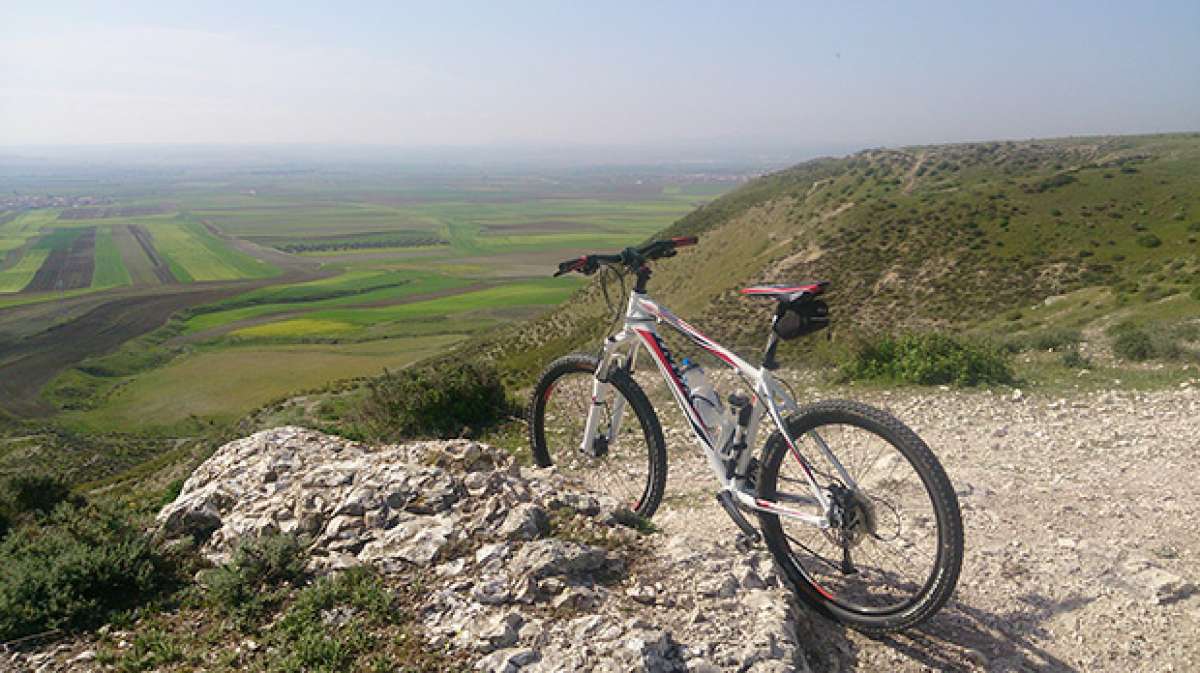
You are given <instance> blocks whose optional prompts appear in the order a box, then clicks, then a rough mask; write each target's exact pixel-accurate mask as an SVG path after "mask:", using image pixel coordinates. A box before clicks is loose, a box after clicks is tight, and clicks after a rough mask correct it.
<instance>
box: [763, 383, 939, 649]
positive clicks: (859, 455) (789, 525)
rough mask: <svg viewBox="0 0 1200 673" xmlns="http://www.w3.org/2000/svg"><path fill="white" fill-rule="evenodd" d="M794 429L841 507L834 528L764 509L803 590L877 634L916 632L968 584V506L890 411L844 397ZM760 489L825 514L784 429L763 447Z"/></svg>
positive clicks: (793, 422)
mask: <svg viewBox="0 0 1200 673" xmlns="http://www.w3.org/2000/svg"><path fill="white" fill-rule="evenodd" d="M788 432H789V434H790V436H791V437H792V438H793V441H794V442H795V444H796V446H797V448H799V449H800V451H801V452H802V453H803V456H804V458H805V459H807V460H808V461H809V465H810V467H811V468H812V471H813V476H814V478H815V479H816V481H817V483H818V486H819V487H821V488H822V490H823V491H824V492H825V493H826V494H827V495H828V497H829V498H830V499H831V501H833V502H834V503H836V510H837V511H838V512H840V514H838V515H837V517H838V519H839V521H837V522H836V525H834V526H831V527H830V528H827V529H820V528H817V527H815V526H812V525H810V524H806V523H803V522H801V521H797V520H795V519H790V518H787V517H781V516H777V515H774V514H767V513H762V512H760V513H759V521H760V523H761V525H762V530H763V536H764V538H765V539H766V543H767V546H768V548H769V549H770V551H771V553H772V555H773V556H774V557H775V560H776V563H777V564H778V565H779V567H780V569H781V571H782V574H783V575H784V577H785V578H786V579H787V581H788V582H789V584H791V586H792V589H793V590H794V591H795V592H796V593H797V594H798V595H799V596H800V597H801V598H802V599H804V600H805V601H806V602H807V603H809V604H810V605H812V606H813V607H815V608H817V609H818V610H819V611H820V612H822V613H824V614H825V615H826V616H829V617H832V618H833V619H835V620H837V621H840V622H843V623H846V624H848V625H850V626H852V627H854V628H856V629H859V630H862V631H867V632H874V633H888V632H894V631H898V630H901V629H905V628H909V627H911V626H914V625H916V624H918V623H920V622H922V621H924V620H925V619H928V618H929V617H930V616H931V615H933V614H934V613H935V612H937V611H938V610H939V609H940V608H941V607H942V606H943V605H945V603H946V601H947V600H949V598H950V595H951V594H952V593H953V591H954V587H955V585H956V583H957V581H958V574H959V570H960V568H961V565H962V555H963V533H962V519H961V515H960V513H959V508H958V499H957V498H956V497H955V495H954V490H953V488H951V486H950V481H949V479H948V478H947V477H946V473H945V471H944V470H943V469H942V466H941V465H940V464H939V463H938V461H937V458H935V457H934V455H933V453H932V452H931V451H930V450H929V447H927V446H926V445H925V443H924V442H923V441H921V439H920V437H918V436H917V435H916V434H915V433H914V432H913V431H912V430H910V429H909V428H908V427H907V426H905V425H904V424H903V423H901V422H900V421H899V420H897V419H896V418H895V417H894V416H892V415H891V414H888V413H887V412H885V411H882V410H879V409H875V408H873V407H869V406H867V405H865V404H860V403H857V402H849V401H843V400H833V401H828V402H820V403H817V404H814V405H811V406H808V407H805V408H804V409H801V410H800V412H799V413H798V414H797V415H796V416H794V417H792V418H791V419H789V421H788ZM818 442H824V444H825V445H826V446H828V447H829V449H830V451H831V452H832V453H833V454H834V456H835V457H836V458H837V460H838V462H839V463H841V465H842V467H843V468H844V469H845V471H846V472H847V473H848V474H849V477H850V479H851V480H852V483H856V484H857V488H852V487H851V486H850V484H848V483H846V480H845V479H844V478H843V476H842V475H841V473H840V472H839V470H838V469H837V468H836V466H835V465H833V464H832V463H831V462H830V461H828V460H827V459H826V458H825V456H824V454H823V452H822V451H821V450H820V448H819V447H818ZM757 489H758V497H759V498H762V499H763V500H767V501H770V502H777V503H779V505H781V506H785V507H791V508H793V509H797V510H800V511H803V512H805V513H811V514H820V508H819V506H818V505H817V504H816V503H815V501H814V499H813V497H812V494H811V489H810V487H809V484H808V480H807V479H806V477H805V474H804V468H803V467H802V466H801V464H800V461H799V459H798V458H797V457H796V456H794V455H793V454H792V451H791V450H790V449H789V447H788V446H787V443H786V442H785V441H784V440H783V437H782V436H781V435H780V434H779V433H778V432H776V433H775V434H774V435H772V436H771V438H770V439H769V440H768V441H767V444H766V446H765V447H764V448H763V455H762V460H761V468H760V471H759V476H758V480H757Z"/></svg>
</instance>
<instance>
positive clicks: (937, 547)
mask: <svg viewBox="0 0 1200 673" xmlns="http://www.w3.org/2000/svg"><path fill="white" fill-rule="evenodd" d="M696 242H697V239H696V237H680V238H673V239H670V240H658V241H654V242H651V243H649V244H646V245H643V246H641V247H638V248H633V247H630V248H626V249H625V250H623V251H621V252H620V253H618V254H610V255H603V254H592V255H584V256H582V257H579V258H577V259H572V260H568V261H566V262H563V263H561V264H559V265H558V271H557V273H555V274H554V275H555V276H561V275H563V274H566V273H571V272H579V273H582V274H586V275H590V274H594V273H596V272H597V271H598V270H602V269H608V270H610V271H613V272H616V273H620V274H632V275H633V276H634V278H635V279H636V282H635V284H634V287H633V288H632V291H631V292H630V293H629V296H628V303H627V304H626V306H625V309H624V324H623V325H622V327H621V328H620V329H619V330H617V331H616V332H615V333H614V334H612V335H610V336H608V337H607V338H605V339H604V343H603V347H602V348H601V349H600V351H599V355H598V356H593V355H568V356H565V357H562V358H559V359H557V360H555V361H554V362H552V363H551V364H550V365H549V366H548V367H547V368H546V370H545V372H544V373H543V374H542V376H541V379H540V380H539V381H538V383H537V386H536V387H535V388H534V391H533V396H532V400H531V402H530V404H529V438H530V444H531V448H532V451H533V457H534V460H535V461H536V462H537V464H538V465H540V466H542V467H549V466H551V465H556V466H557V468H558V469H559V470H560V471H562V472H565V473H567V474H569V475H573V476H576V477H578V478H579V479H580V480H581V481H583V482H584V483H585V484H586V485H587V486H588V487H589V488H591V489H592V490H595V491H598V492H600V493H602V494H606V495H608V496H611V497H613V498H616V499H617V501H618V502H621V503H624V505H625V506H627V507H628V508H629V509H631V510H633V511H634V512H636V513H637V514H639V515H641V516H643V517H647V518H649V517H651V516H653V515H654V513H655V510H656V509H657V508H658V506H659V503H660V502H661V501H662V497H663V490H664V488H665V485H666V475H667V452H666V447H665V442H664V440H663V431H662V426H661V425H660V423H659V420H658V415H657V414H656V412H655V410H654V408H653V406H652V404H651V402H650V400H649V399H648V398H647V396H646V393H645V392H644V391H643V389H642V388H641V386H640V385H639V384H638V382H637V381H636V380H635V379H634V376H633V374H634V372H635V369H636V367H637V360H638V356H639V354H640V353H641V352H642V351H645V352H646V354H647V355H648V356H649V358H650V360H651V361H652V362H653V363H654V364H655V365H656V366H657V370H658V373H659V374H660V375H661V377H662V378H663V380H664V381H665V383H666V387H667V389H668V390H669V391H670V393H671V397H673V398H674V400H675V402H676V404H677V405H678V406H679V409H680V411H681V412H682V413H683V416H684V418H685V419H686V420H687V424H688V426H689V427H690V430H691V435H692V437H693V438H694V440H695V442H696V444H697V445H698V446H699V448H700V449H701V451H702V452H703V453H704V455H705V457H706V458H707V463H708V466H709V467H710V468H711V469H712V472H713V474H714V476H715V477H716V479H717V482H718V484H719V489H718V492H717V500H718V501H719V502H720V504H721V507H722V508H723V509H724V510H725V512H726V513H728V515H729V516H730V518H731V519H732V520H733V522H734V524H736V526H737V528H738V529H739V530H740V531H741V533H740V535H739V538H740V542H742V543H744V544H750V545H753V544H757V543H758V542H760V541H765V543H766V546H767V548H768V550H769V551H770V553H771V554H772V556H773V557H774V559H775V562H776V564H777V566H778V568H779V569H780V571H781V572H780V573H779V574H780V576H781V577H782V578H783V580H784V581H785V582H786V583H787V584H788V586H789V587H790V588H791V589H792V591H794V592H795V593H796V595H798V596H799V597H800V598H801V599H802V600H803V601H805V602H806V603H807V604H809V605H810V606H812V607H813V608H815V609H816V610H817V611H818V612H820V613H821V614H823V615H825V616H827V617H830V618H832V619H834V620H837V621H839V622H842V623H845V624H847V625H849V626H851V627H853V628H856V629H858V630H862V631H866V632H871V633H888V632H894V631H899V630H902V629H905V628H909V627H912V626H914V625H916V624H918V623H920V622H922V621H924V620H926V619H928V618H929V617H930V616H931V615H933V614H934V613H935V612H937V611H938V610H939V609H940V608H941V607H942V606H943V605H945V603H946V601H947V600H949V598H950V595H951V593H953V591H954V587H955V584H956V583H957V581H958V575H959V570H960V568H961V565H962V555H963V532H962V520H961V515H960V512H959V507H958V500H957V498H956V496H955V492H954V489H953V488H952V487H951V485H950V481H949V479H948V478H947V476H946V473H945V471H944V470H943V469H942V466H941V464H940V463H939V462H938V460H937V458H936V457H935V456H934V455H933V453H932V452H931V451H930V450H929V447H928V446H926V445H925V442H923V441H922V440H921V438H920V437H918V436H917V435H916V433H914V432H913V431H912V430H910V429H909V428H908V427H907V426H905V425H904V424H903V423H902V422H900V421H899V420H898V419H896V418H895V417H893V416H892V415H891V414H889V413H887V412H885V411H883V410H881V409H876V408H873V407H870V406H868V405H866V404H861V403H859V402H853V401H846V400H830V401H821V402H816V403H813V404H808V405H806V406H800V405H799V404H797V402H796V400H795V399H794V396H793V395H792V394H791V393H790V392H789V389H788V387H787V386H786V385H785V384H784V383H783V382H782V381H781V380H779V379H777V378H776V377H775V375H774V373H773V372H775V371H776V370H777V369H778V366H779V365H778V362H777V360H776V350H777V348H778V346H779V344H780V343H781V341H784V340H790V339H795V338H798V337H801V336H804V335H807V334H812V333H814V332H816V331H818V330H820V329H822V328H824V327H826V326H827V325H828V324H829V311H828V306H827V304H826V303H825V302H824V301H822V300H821V299H819V298H818V297H819V296H820V295H822V293H824V291H825V289H826V287H827V286H828V284H827V283H826V282H823V281H814V282H803V283H795V284H791V285H762V286H756V287H748V288H745V289H743V290H742V291H741V292H742V294H743V295H746V296H747V297H751V298H759V299H770V300H774V301H775V302H776V305H775V312H774V318H773V319H772V321H771V330H770V333H769V335H768V337H767V343H766V348H765V350H764V352H763V354H762V358H761V361H760V364H759V365H758V366H754V365H752V364H750V363H749V362H748V361H746V360H745V359H743V358H742V357H740V356H738V355H737V354H736V353H734V352H733V351H731V350H729V349H727V348H725V347H724V346H722V345H720V344H718V343H717V342H716V341H714V340H712V339H710V338H709V337H707V336H705V335H704V334H703V333H701V332H700V330H698V329H696V328H695V327H693V326H691V325H689V324H688V323H687V322H685V321H684V320H682V319H680V318H679V317H677V316H675V315H674V314H673V313H671V311H670V310H668V309H667V308H666V307H665V306H663V305H661V304H659V303H657V302H655V301H654V300H653V299H651V298H650V297H649V296H648V295H647V293H646V285H647V283H648V282H649V280H650V276H651V270H650V266H649V263H650V262H652V261H654V260H659V259H663V258H667V257H673V256H675V255H676V251H677V249H679V248H682V247H685V246H690V245H694V244H695V243H696ZM622 277H624V276H622ZM664 324H665V325H667V326H669V327H671V328H672V329H674V330H675V331H677V332H678V333H680V334H682V335H683V336H684V337H686V339H687V341H688V342H690V343H691V344H694V345H695V346H697V347H699V348H700V349H701V350H702V351H703V352H706V353H708V354H711V355H712V356H714V357H715V358H716V359H717V360H718V361H720V363H722V365H723V366H724V367H728V368H729V369H730V370H732V371H733V373H734V376H735V377H736V378H735V380H740V381H741V382H742V384H743V386H744V388H745V389H746V390H747V391H748V394H731V395H729V396H728V397H727V398H726V399H724V400H722V399H721V397H720V396H719V395H718V393H717V392H716V390H715V388H714V387H713V385H712V384H711V383H710V382H709V380H708V377H707V375H706V374H705V372H704V370H703V368H701V367H700V366H699V365H697V364H694V363H692V362H691V361H690V360H686V359H685V360H683V361H681V362H676V361H675V358H674V356H673V355H672V353H671V351H670V349H668V348H667V345H666V343H665V342H664V341H663V339H662V338H661V337H660V336H659V333H658V330H657V326H658V325H664ZM764 419H766V420H769V422H770V424H771V425H772V426H773V427H774V431H773V432H772V433H771V435H770V436H769V437H768V438H767V439H766V441H765V442H763V444H762V447H761V449H760V450H757V451H756V450H755V446H756V437H757V436H758V433H759V430H760V426H762V424H763V421H764ZM631 421H632V422H631ZM747 514H751V515H754V516H756V517H757V520H758V524H759V528H758V529H756V528H755V527H754V526H753V525H752V524H751V523H750V521H749V520H748V519H747V516H746V515H747ZM760 531H761V532H760Z"/></svg>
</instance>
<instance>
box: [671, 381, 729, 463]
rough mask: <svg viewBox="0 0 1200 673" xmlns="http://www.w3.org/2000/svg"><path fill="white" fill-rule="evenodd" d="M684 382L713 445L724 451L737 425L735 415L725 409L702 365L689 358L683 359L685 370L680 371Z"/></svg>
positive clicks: (719, 450)
mask: <svg viewBox="0 0 1200 673" xmlns="http://www.w3.org/2000/svg"><path fill="white" fill-rule="evenodd" d="M680 376H681V377H683V382H684V383H685V384H686V385H687V387H688V390H689V391H690V393H691V396H692V406H693V407H694V408H695V409H696V413H697V414H699V415H700V422H701V423H703V424H704V427H705V428H706V429H707V430H708V436H709V437H711V438H712V440H713V446H714V447H715V448H716V449H717V451H718V452H724V450H725V445H726V444H728V443H729V439H730V438H731V437H732V436H733V430H734V426H735V425H736V423H735V421H734V418H733V416H732V415H731V414H730V413H728V412H727V411H725V405H724V404H722V403H721V396H720V395H718V394H717V391H716V390H715V389H714V388H713V387H712V384H711V383H709V382H708V377H707V376H705V375H704V370H703V369H702V368H701V367H700V365H698V364H696V363H694V362H691V361H689V360H686V359H685V360H684V361H683V371H682V372H680Z"/></svg>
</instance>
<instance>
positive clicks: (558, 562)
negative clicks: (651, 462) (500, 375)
mask: <svg viewBox="0 0 1200 673" xmlns="http://www.w3.org/2000/svg"><path fill="white" fill-rule="evenodd" d="M799 392H800V393H801V397H804V396H805V392H806V391H804V390H801V391H799ZM856 396H858V397H861V398H863V399H865V400H866V401H869V402H872V403H874V404H877V405H879V406H883V407H885V408H888V409H890V410H891V411H893V412H894V413H895V414H896V415H898V416H900V417H901V418H903V419H904V420H906V421H907V422H908V423H909V424H910V425H911V426H912V427H913V428H914V429H915V430H917V432H918V433H919V434H921V435H922V436H923V437H924V438H925V439H926V441H927V442H928V443H929V444H930V446H931V447H933V448H934V450H935V452H936V453H937V454H938V455H939V456H940V457H941V459H942V461H943V463H944V464H945V466H946V468H947V471H948V473H949V474H950V477H951V479H952V481H953V482H954V485H955V487H956V489H957V490H958V493H959V498H960V502H961V505H962V509H963V518H964V523H965V527H966V557H965V561H964V565H963V573H962V579H961V581H960V584H959V590H958V593H957V594H956V597H955V598H954V599H953V600H952V601H951V603H950V605H949V606H947V608H946V609H945V610H943V611H942V612H941V613H940V614H939V615H937V616H936V617H935V618H933V619H932V620H931V621H930V622H928V623H927V624H925V625H924V626H922V627H920V628H919V629H917V630H915V631H913V632H909V633H906V634H902V635H898V636H893V637H888V638H882V639H872V638H868V637H865V636H862V635H860V634H857V633H855V632H852V631H848V630H846V629H843V628H841V627H838V626H837V625H835V624H831V623H829V622H827V621H825V620H824V619H821V618H819V617H816V616H814V615H812V614H811V613H810V612H809V611H807V610H806V609H805V608H804V607H803V606H798V605H795V604H794V603H793V602H792V601H791V600H790V598H789V595H788V593H787V592H786V591H785V590H783V589H782V588H780V587H779V586H778V581H777V578H776V577H775V575H774V572H773V569H772V566H771V563H770V559H769V556H767V555H766V554H765V553H764V552H763V551H761V550H756V551H751V552H750V553H742V552H740V551H738V549H737V548H736V546H735V544H734V534H735V532H736V530H735V528H734V527H733V525H732V524H731V523H730V522H729V521H728V519H727V518H726V517H725V514H724V513H723V512H721V511H720V510H719V508H718V507H717V505H716V503H715V502H713V500H712V495H711V488H710V486H709V485H710V483H711V479H710V478H708V477H707V473H706V472H705V470H706V468H705V467H704V465H703V463H702V461H701V459H700V457H699V455H698V454H697V452H696V450H695V449H694V448H693V447H692V446H691V445H690V444H689V443H688V441H687V440H686V438H684V437H683V435H682V430H681V429H680V428H678V427H676V426H675V425H673V424H671V423H670V422H667V423H666V424H665V425H666V428H667V430H666V432H667V436H668V444H669V446H670V447H671V463H670V469H671V476H670V479H669V482H668V488H667V499H666V500H665V502H664V505H663V507H662V509H661V510H660V511H659V513H658V514H657V515H656V517H655V519H654V523H655V524H656V526H657V527H658V528H659V532H656V533H651V534H642V533H638V532H637V531H635V530H634V529H633V528H631V527H629V526H628V525H625V524H628V523H631V522H629V521H627V520H624V523H622V521H623V518H622V516H621V515H620V514H619V510H616V509H614V508H613V505H614V503H609V502H606V501H605V500H604V499H603V498H598V497H596V496H594V495H589V494H587V493H579V492H576V491H575V490H573V488H572V486H571V485H570V484H567V483H564V481H563V479H562V477H561V476H560V475H557V474H555V473H554V472H553V471H547V470H532V469H529V468H516V467H514V466H513V465H512V464H511V463H510V462H509V461H508V460H507V458H506V456H504V455H503V454H501V453H499V452H497V451H495V450H493V449H490V448H489V447H485V446H482V445H479V444H474V443H471V442H465V441H458V442H434V443H419V444H410V445H405V446H399V447H382V448H377V447H366V446H362V445H358V444H354V443H351V442H345V441H343V440H339V439H336V438H331V437H328V436H325V435H321V434H319V433H315V432H311V431H307V430H301V429H298V428H280V429H276V430H273V431H268V432H265V433H259V434H257V435H254V436H252V437H250V438H247V439H244V440H240V441H238V442H234V443H232V444H230V445H227V446H226V447H224V448H223V449H222V450H221V451H219V452H218V453H217V454H216V455H215V456H214V457H213V458H212V459H211V460H210V461H209V462H208V463H206V464H205V465H204V466H202V467H201V468H200V470H198V471H197V472H196V473H195V474H194V475H193V477H192V479H191V480H189V482H188V484H187V486H186V487H185V490H184V492H183V494H182V495H181V496H180V499H179V500H177V501H176V502H175V503H174V504H173V505H171V506H168V507H167V508H166V509H165V510H164V511H163V514H162V515H161V517H160V520H161V522H162V525H163V526H164V528H165V530H166V531H168V532H169V533H172V534H179V533H182V532H185V531H197V530H201V531H205V532H207V533H210V534H211V535H210V537H209V542H208V543H207V545H206V546H205V548H204V550H203V551H204V552H205V553H207V554H209V555H210V556H211V557H212V558H213V559H214V560H217V561H219V560H221V559H222V558H223V557H224V556H225V555H226V554H227V553H228V552H229V549H230V546H231V544H232V543H233V542H234V541H235V540H236V539H238V538H239V537H242V536H245V535H250V534H257V533H261V532H269V531H274V530H279V531H283V532H297V533H307V534H309V535H311V536H313V539H314V540H315V543H314V550H313V552H314V555H313V561H312V565H313V568H314V570H318V571H322V572H323V571H328V570H331V569H337V568H341V567H347V566H352V565H357V564H362V563H371V564H374V565H376V566H377V567H379V568H380V569H382V570H383V571H384V572H388V573H391V574H393V575H395V576H398V577H404V576H405V574H406V573H413V572H420V573H422V577H427V578H429V581H430V584H429V587H430V588H429V591H428V592H427V593H426V598H425V599H424V601H423V602H422V604H420V605H414V606H412V607H413V609H414V610H417V611H418V612H419V614H420V616H421V617H420V618H421V620H422V623H423V625H424V630H425V633H426V634H427V637H428V638H429V639H430V641H431V644H432V645H442V646H449V647H453V648H458V649H461V650H465V651H469V652H471V653H472V654H471V656H472V658H473V659H474V660H475V661H477V662H478V664H477V668H478V669H479V670H492V671H515V670H521V671H568V670H571V671H574V670H596V671H626V670H653V671H721V670H730V671H747V670H748V671H789V670H799V671H806V670H811V671H928V670H965V671H971V670H974V671H1046V670H1049V671H1133V670H1137V671H1190V670H1200V638H1198V636H1200V594H1197V593H1196V583H1197V582H1200V530H1198V529H1197V527H1196V525H1195V522H1196V521H1197V520H1198V517H1197V514H1198V511H1197V510H1200V504H1198V502H1197V499H1196V497H1195V495H1196V493H1197V487H1196V486H1195V485H1194V481H1195V479H1194V477H1193V475H1195V474H1198V473H1200V470H1198V468H1200V450H1198V449H1200V391H1197V390H1194V389H1190V388H1187V389H1180V390H1173V391H1161V392H1152V393H1136V392H1104V393H1095V394H1076V395H1075V396H1072V397H1068V398H1063V399H1059V398H1046V397H1040V396H1028V395H1023V394H1020V393H1019V392H1004V393H997V392H986V391H985V392H969V393H963V392H959V391H936V390H935V391H929V390H920V391H901V392H870V393H865V394H861V395H856ZM661 411H662V413H661V415H662V416H663V418H664V421H668V420H669V419H670V418H671V417H672V414H670V413H668V410H667V409H663V410H661ZM672 411H673V410H672ZM85 647H86V643H83V644H76V645H72V646H70V647H64V648H61V649H60V650H58V651H56V650H52V649H51V650H43V651H41V652H38V653H36V654H34V655H32V656H33V657H38V659H31V658H30V656H31V655H28V654H23V655H20V658H19V659H13V660H12V661H13V664H14V666H20V667H25V668H28V669H30V670H38V669H40V668H44V669H45V670H58V669H62V668H74V669H80V670H90V669H91V668H92V667H93V666H94V664H92V663H91V662H89V661H86V660H78V658H79V657H80V656H81V655H86V650H85V649H84V648H85ZM81 650H82V651H81ZM72 659H76V660H77V661H76V662H75V663H74V664H68V663H67V662H69V661H70V660H72ZM85 659H86V657H85ZM2 665H3V662H2V661H0V666H2ZM18 670H21V669H20V668H18Z"/></svg>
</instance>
